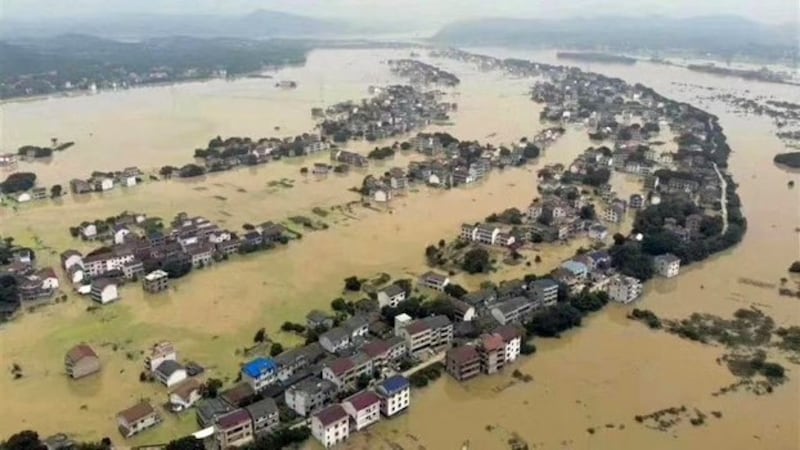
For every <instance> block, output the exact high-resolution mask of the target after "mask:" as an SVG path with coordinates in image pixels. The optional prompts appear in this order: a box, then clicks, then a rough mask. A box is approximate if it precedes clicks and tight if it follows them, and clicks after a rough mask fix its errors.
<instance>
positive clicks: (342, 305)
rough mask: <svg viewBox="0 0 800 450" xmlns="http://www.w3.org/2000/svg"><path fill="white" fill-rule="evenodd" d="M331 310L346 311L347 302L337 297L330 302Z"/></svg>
mask: <svg viewBox="0 0 800 450" xmlns="http://www.w3.org/2000/svg"><path fill="white" fill-rule="evenodd" d="M331 309H333V310H334V311H347V302H346V301H345V299H343V298H341V297H339V298H337V299H334V300H333V301H332V302H331Z"/></svg>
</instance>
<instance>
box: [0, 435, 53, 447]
mask: <svg viewBox="0 0 800 450" xmlns="http://www.w3.org/2000/svg"><path fill="white" fill-rule="evenodd" d="M0 448H2V449H3V450H47V446H46V445H44V444H43V443H42V441H40V440H39V434H38V433H37V432H35V431H31V430H24V431H20V432H19V433H16V434H12V435H11V437H9V438H8V440H7V441H5V442H3V444H2V445H0Z"/></svg>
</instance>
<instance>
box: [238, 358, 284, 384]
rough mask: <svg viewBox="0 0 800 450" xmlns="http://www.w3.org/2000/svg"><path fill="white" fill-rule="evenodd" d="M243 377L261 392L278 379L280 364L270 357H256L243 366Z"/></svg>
mask: <svg viewBox="0 0 800 450" xmlns="http://www.w3.org/2000/svg"><path fill="white" fill-rule="evenodd" d="M242 378H243V379H244V381H245V382H247V384H249V385H250V387H252V388H253V391H255V392H259V391H261V390H263V389H264V388H266V387H267V386H268V385H270V384H272V383H273V382H275V380H277V379H278V365H277V364H275V361H274V360H272V359H270V358H256V359H254V360H252V361H250V362H249V363H247V364H245V365H244V367H242Z"/></svg>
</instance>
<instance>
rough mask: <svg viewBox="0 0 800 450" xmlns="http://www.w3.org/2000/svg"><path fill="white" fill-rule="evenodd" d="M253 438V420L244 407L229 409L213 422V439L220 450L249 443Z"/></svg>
mask: <svg viewBox="0 0 800 450" xmlns="http://www.w3.org/2000/svg"><path fill="white" fill-rule="evenodd" d="M253 439H254V435H253V420H252V419H251V418H250V414H248V413H247V411H246V410H245V409H242V408H240V409H237V410H234V411H231V412H229V413H227V414H225V415H224V416H222V417H220V418H219V419H217V422H216V423H215V424H214V440H215V441H216V444H217V448H219V449H221V450H224V449H228V448H235V447H239V446H242V445H246V444H249V443H250V442H253Z"/></svg>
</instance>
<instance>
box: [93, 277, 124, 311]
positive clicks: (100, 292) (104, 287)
mask: <svg viewBox="0 0 800 450" xmlns="http://www.w3.org/2000/svg"><path fill="white" fill-rule="evenodd" d="M90 295H91V297H92V300H94V301H96V302H98V303H100V304H102V305H105V304H107V303H111V302H113V301H114V300H117V299H119V293H118V292H117V283H116V282H115V281H114V280H111V279H108V278H98V279H96V280H93V281H92V290H91V292H90Z"/></svg>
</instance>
